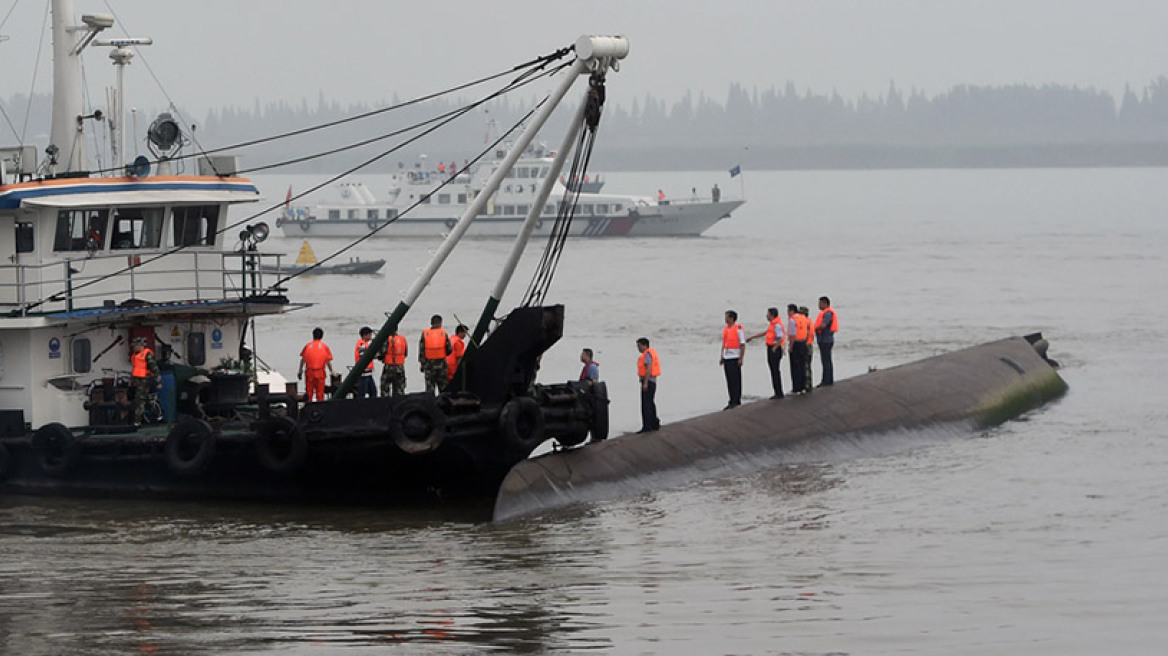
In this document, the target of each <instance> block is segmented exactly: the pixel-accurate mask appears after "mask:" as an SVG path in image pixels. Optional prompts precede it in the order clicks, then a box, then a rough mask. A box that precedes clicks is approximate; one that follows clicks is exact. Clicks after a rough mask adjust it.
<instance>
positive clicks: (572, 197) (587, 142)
mask: <svg viewBox="0 0 1168 656" xmlns="http://www.w3.org/2000/svg"><path fill="white" fill-rule="evenodd" d="M588 87H589V88H588V96H587V98H586V99H585V102H586V103H587V106H586V107H585V109H584V123H585V125H584V129H582V130H580V136H579V138H578V139H577V141H576V148H575V153H574V155H573V157H572V166H571V167H570V170H569V173H568V181H569V186H566V187H565V190H564V201H563V204H562V205H561V206H560V211H559V212H558V213H557V214H556V220H555V223H554V224H553V225H552V228H551V233H550V234H549V235H548V241H547V245H546V246H545V247H544V251H543V255H542V256H540V260H539V264H538V265H537V266H536V270H535V273H534V274H533V275H532V278H531V282H530V283H529V284H528V286H527V292H526V294H525V295H524V299H523V303H522V305H523V306H524V307H531V306H533V305H540V304H542V303H543V301H544V299H545V298H546V296H547V293H548V290H549V289H550V288H551V284H552V280H553V279H554V278H555V275H556V269H557V268H558V267H559V264H560V257H561V256H562V255H563V252H564V245H565V244H566V243H567V240H568V235H569V234H570V233H571V231H572V219H573V218H574V217H575V215H576V206H577V204H578V203H579V201H580V192H581V189H582V188H583V185H582V184H581V181H583V180H584V173H585V172H586V171H587V170H588V163H589V162H590V161H591V160H592V147H593V146H594V145H595V144H596V133H597V131H598V129H599V127H600V114H601V111H602V110H603V108H604V96H605V90H604V74H603V73H602V72H596V73H593V74H592V77H590V78H589V80H588ZM572 180H575V181H577V184H575V185H571V181H572ZM573 187H574V189H573Z"/></svg>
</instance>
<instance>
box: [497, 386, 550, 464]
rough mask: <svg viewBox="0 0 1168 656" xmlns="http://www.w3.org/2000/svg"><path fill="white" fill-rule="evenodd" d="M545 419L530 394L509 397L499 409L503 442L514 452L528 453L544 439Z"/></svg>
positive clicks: (537, 403)
mask: <svg viewBox="0 0 1168 656" xmlns="http://www.w3.org/2000/svg"><path fill="white" fill-rule="evenodd" d="M544 428H545V420H544V416H543V409H542V408H540V407H539V402H537V401H536V400H535V399H533V398H531V397H530V396H520V397H516V398H514V399H511V400H510V401H508V402H507V403H506V404H504V405H503V409H502V410H500V411H499V432H500V434H501V435H502V437H503V442H504V443H505V444H507V446H509V447H511V449H513V450H514V451H515V452H516V453H521V454H523V455H524V456H526V455H528V454H530V453H531V452H532V451H534V450H535V447H537V446H539V445H540V444H541V443H542V442H543V441H544Z"/></svg>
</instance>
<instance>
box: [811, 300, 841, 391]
mask: <svg viewBox="0 0 1168 656" xmlns="http://www.w3.org/2000/svg"><path fill="white" fill-rule="evenodd" d="M837 330H839V317H838V316H836V313H835V310H834V309H832V307H831V299H829V298H828V297H826V296H820V297H819V316H817V317H815V341H816V342H818V343H819V362H820V363H821V365H822V366H823V376H822V377H821V378H820V379H819V386H820V387H830V386H831V385H833V384H835V370H834V368H833V367H832V363H831V348H832V347H833V346H835V332H836V331H837Z"/></svg>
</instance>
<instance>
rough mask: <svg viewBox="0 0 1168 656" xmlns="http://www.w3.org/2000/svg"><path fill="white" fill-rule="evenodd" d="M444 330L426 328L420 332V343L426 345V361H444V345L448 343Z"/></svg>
mask: <svg viewBox="0 0 1168 656" xmlns="http://www.w3.org/2000/svg"><path fill="white" fill-rule="evenodd" d="M449 339H450V338H449V337H448V336H447V335H446V330H445V329H442V328H427V329H425V330H423V331H422V341H423V342H424V343H425V344H426V352H425V356H426V359H427V360H445V359H446V344H447V342H448V341H449Z"/></svg>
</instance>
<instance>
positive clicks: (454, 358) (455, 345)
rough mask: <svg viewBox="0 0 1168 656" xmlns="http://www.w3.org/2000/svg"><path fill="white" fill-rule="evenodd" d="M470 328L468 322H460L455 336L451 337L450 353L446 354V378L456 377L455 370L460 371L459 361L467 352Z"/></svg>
mask: <svg viewBox="0 0 1168 656" xmlns="http://www.w3.org/2000/svg"><path fill="white" fill-rule="evenodd" d="M468 332H470V329H469V328H467V327H466V324H461V323H460V324H458V327H457V328H455V329H454V337H451V338H450V355H448V356H446V380H447V381H450V380H453V379H454V372H456V371H458V363H459V362H461V361H462V356H463V354H464V353H466V340H467V333H468Z"/></svg>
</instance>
